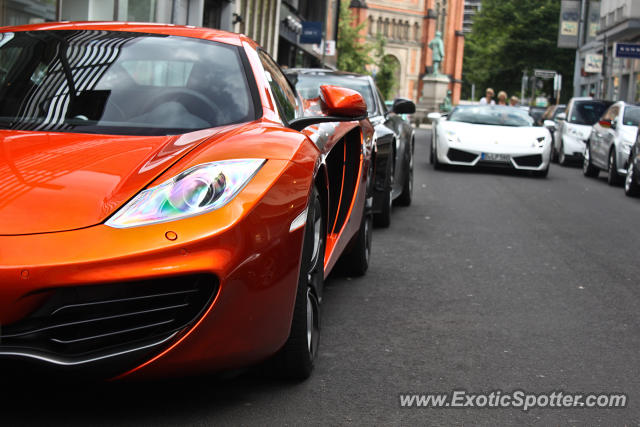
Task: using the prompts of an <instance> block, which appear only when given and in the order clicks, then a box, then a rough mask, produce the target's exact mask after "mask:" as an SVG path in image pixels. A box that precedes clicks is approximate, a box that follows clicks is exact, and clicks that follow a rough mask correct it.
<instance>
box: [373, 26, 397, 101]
mask: <svg viewBox="0 0 640 427" xmlns="http://www.w3.org/2000/svg"><path fill="white" fill-rule="evenodd" d="M385 44H386V40H385V39H384V38H382V36H380V35H379V36H378V40H377V41H376V44H375V57H376V65H377V66H378V71H377V73H376V77H375V79H376V85H377V86H378V89H380V93H381V94H382V97H383V98H384V99H391V98H392V97H393V95H394V94H395V91H396V88H397V87H398V79H397V75H396V73H397V71H398V65H399V64H398V61H397V60H396V59H395V57H393V56H390V55H385V54H384V46H385Z"/></svg>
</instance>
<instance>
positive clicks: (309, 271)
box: [268, 188, 326, 380]
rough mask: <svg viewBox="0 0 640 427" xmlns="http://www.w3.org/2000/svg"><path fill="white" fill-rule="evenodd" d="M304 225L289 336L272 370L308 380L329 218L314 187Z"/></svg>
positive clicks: (281, 375)
mask: <svg viewBox="0 0 640 427" xmlns="http://www.w3.org/2000/svg"><path fill="white" fill-rule="evenodd" d="M308 209H309V210H308V212H307V222H306V224H305V229H304V241H303V244H302V257H301V262H300V274H299V277H298V288H297V291H296V300H295V305H294V308H293V319H292V320H291V331H290V333H289V338H288V339H287V341H286V343H285V344H284V346H283V347H282V349H281V350H280V351H279V352H278V353H277V354H276V355H275V356H274V357H273V358H272V359H271V360H270V361H269V362H270V365H268V368H269V370H270V371H271V373H273V374H274V375H275V376H277V377H279V378H284V379H293V380H304V379H306V378H308V377H309V375H311V371H312V370H313V366H314V362H315V359H316V356H317V354H318V344H319V342H320V304H319V300H318V296H317V295H318V294H317V293H318V292H319V289H321V288H322V286H323V282H324V253H325V247H326V239H325V237H326V234H325V232H326V230H325V228H326V227H325V225H324V224H325V222H324V218H323V217H322V205H321V202H320V196H319V195H318V192H317V190H316V189H315V188H314V189H313V192H312V195H311V198H310V202H309V208H308Z"/></svg>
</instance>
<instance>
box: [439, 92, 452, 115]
mask: <svg viewBox="0 0 640 427" xmlns="http://www.w3.org/2000/svg"><path fill="white" fill-rule="evenodd" d="M452 108H453V105H451V91H450V90H448V91H447V96H445V97H444V101H442V104H440V111H442V112H445V113H450V112H451V110H452Z"/></svg>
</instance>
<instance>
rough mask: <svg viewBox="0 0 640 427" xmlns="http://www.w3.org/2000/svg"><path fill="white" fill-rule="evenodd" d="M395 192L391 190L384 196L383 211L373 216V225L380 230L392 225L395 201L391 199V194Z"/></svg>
mask: <svg viewBox="0 0 640 427" xmlns="http://www.w3.org/2000/svg"><path fill="white" fill-rule="evenodd" d="M392 191H393V190H392V189H391V188H389V189H388V190H387V192H386V193H385V194H384V199H383V200H382V210H381V211H380V212H378V213H376V214H374V215H373V224H374V225H375V226H376V227H380V228H389V226H390V225H391V210H392V204H393V200H392V198H391V192H392Z"/></svg>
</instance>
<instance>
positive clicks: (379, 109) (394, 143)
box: [285, 68, 416, 227]
mask: <svg viewBox="0 0 640 427" xmlns="http://www.w3.org/2000/svg"><path fill="white" fill-rule="evenodd" d="M285 73H286V74H287V77H288V78H289V79H290V80H291V82H292V83H293V84H294V85H295V86H296V88H297V89H298V92H300V94H301V95H302V97H303V98H304V99H305V103H306V104H307V109H309V110H311V111H313V110H314V109H315V110H316V111H317V102H318V99H319V98H318V97H319V92H318V88H319V87H320V85H322V84H331V85H339V86H344V87H348V88H351V89H354V90H357V91H358V92H359V93H360V94H361V95H362V96H363V98H364V99H365V101H366V102H367V109H368V114H369V120H370V121H371V123H372V124H373V126H374V127H375V130H376V145H377V152H376V155H375V165H376V185H375V196H374V200H373V212H374V221H375V224H376V225H377V226H380V227H388V226H389V225H390V224H391V210H392V204H393V203H394V202H395V203H396V204H398V205H401V206H409V205H410V204H411V196H412V192H413V151H414V146H415V137H414V130H413V127H412V126H411V123H410V122H409V121H407V120H405V119H404V118H403V117H402V116H403V115H404V114H413V113H414V112H415V109H416V106H415V104H414V103H413V102H412V101H410V100H408V99H405V98H397V99H395V100H394V101H393V105H392V107H391V108H390V109H387V107H386V105H385V102H384V99H383V98H382V96H381V95H380V91H379V90H378V88H377V87H376V84H375V81H374V80H373V78H372V77H371V76H362V75H359V74H353V73H345V72H340V71H332V70H326V69H305V68H292V69H289V70H285Z"/></svg>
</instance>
